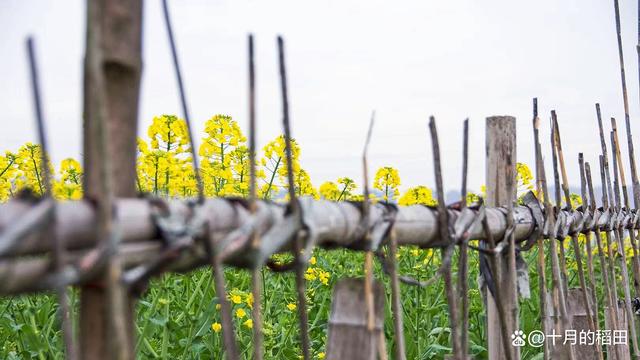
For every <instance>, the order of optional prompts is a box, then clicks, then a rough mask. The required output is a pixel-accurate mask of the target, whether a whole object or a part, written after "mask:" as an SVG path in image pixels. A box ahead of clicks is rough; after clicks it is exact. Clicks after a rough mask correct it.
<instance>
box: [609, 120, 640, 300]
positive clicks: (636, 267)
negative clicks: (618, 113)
mask: <svg viewBox="0 0 640 360" xmlns="http://www.w3.org/2000/svg"><path fill="white" fill-rule="evenodd" d="M611 131H612V134H613V139H612V144H613V145H612V146H613V149H612V152H613V153H614V154H615V158H616V159H617V168H618V171H619V172H620V182H621V185H622V195H623V198H624V207H626V208H627V209H631V201H630V200H629V190H628V188H627V181H626V179H625V176H624V165H623V163H622V156H621V153H620V141H619V139H618V127H617V125H616V119H615V118H611ZM629 237H630V240H629V241H630V242H631V248H632V250H633V259H632V261H633V263H632V265H631V268H632V269H633V283H634V289H635V295H636V296H640V278H639V277H640V258H639V257H638V244H637V242H636V234H635V231H634V230H633V229H629Z"/></svg>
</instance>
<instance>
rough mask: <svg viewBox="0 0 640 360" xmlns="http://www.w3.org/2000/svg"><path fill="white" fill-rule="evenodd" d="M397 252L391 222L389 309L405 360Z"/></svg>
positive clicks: (397, 354) (397, 344)
mask: <svg viewBox="0 0 640 360" xmlns="http://www.w3.org/2000/svg"><path fill="white" fill-rule="evenodd" d="M367 142H368V140H367ZM367 192H368V190H367ZM397 253H398V239H397V238H396V229H395V224H393V225H392V226H391V229H390V230H389V258H390V259H391V268H390V269H389V277H390V278H391V310H392V312H393V332H394V340H395V358H396V359H397V360H405V359H406V358H407V355H406V349H405V342H404V321H403V314H402V312H403V309H402V301H401V296H402V293H401V291H400V280H399V279H398V261H397V259H396V254H397ZM374 305H375V304H374ZM367 320H368V319H367ZM380 334H381V339H380V342H381V343H385V344H386V341H385V339H384V331H381V332H380ZM380 352H381V351H380ZM384 355H385V356H386V351H384Z"/></svg>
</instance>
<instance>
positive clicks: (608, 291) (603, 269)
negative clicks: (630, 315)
mask: <svg viewBox="0 0 640 360" xmlns="http://www.w3.org/2000/svg"><path fill="white" fill-rule="evenodd" d="M600 158H602V155H600ZM584 166H585V174H586V176H587V185H588V187H589V199H590V201H591V205H590V207H591V212H592V213H594V214H595V212H596V210H597V207H596V198H595V192H594V190H593V181H592V179H591V167H590V166H589V163H588V162H587V163H585V164H584ZM600 166H602V159H600ZM602 192H603V200H604V196H606V194H605V193H606V189H604V188H603V189H602ZM594 233H595V235H596V244H597V246H598V258H599V260H600V261H599V263H600V274H601V277H602V281H603V283H604V288H605V296H606V299H607V306H608V307H609V309H613V308H614V305H615V304H617V302H616V301H615V300H614V295H613V289H612V288H611V284H610V283H609V272H608V270H607V264H606V261H605V254H604V250H603V247H602V233H601V232H600V226H598V225H597V222H596V228H595V230H594ZM610 311H612V310H610ZM605 318H606V314H605ZM612 318H613V321H612V322H613V326H614V327H616V328H617V323H618V319H616V316H613V317H612ZM614 349H615V350H614V351H615V352H616V354H617V358H618V359H620V350H619V348H618V347H614Z"/></svg>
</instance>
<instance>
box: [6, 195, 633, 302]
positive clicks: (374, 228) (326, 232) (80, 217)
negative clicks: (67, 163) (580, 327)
mask: <svg viewBox="0 0 640 360" xmlns="http://www.w3.org/2000/svg"><path fill="white" fill-rule="evenodd" d="M154 203H156V202H154V201H151V200H148V199H120V200H119V201H117V204H116V209H115V211H116V217H117V220H118V221H117V223H118V228H119V229H118V231H119V232H120V233H121V235H122V244H121V245H120V247H119V249H118V254H119V255H121V256H122V261H123V263H124V264H125V267H127V268H132V267H134V266H137V265H140V264H143V263H145V262H148V261H150V260H151V259H153V258H154V257H156V256H158V255H159V254H160V253H161V252H162V251H163V249H165V248H166V247H165V246H166V244H163V242H162V241H161V239H160V232H159V228H158V225H157V221H156V217H155V216H154V214H155V213H157V212H158V210H157V205H154ZM34 206H35V204H34V203H33V202H30V201H23V200H12V201H10V202H8V203H5V204H2V205H0V241H2V239H3V235H5V234H6V233H8V232H9V231H7V230H8V229H9V228H10V227H11V226H15V225H16V224H19V222H20V220H21V219H22V218H26V216H25V215H26V214H27V213H28V212H29V211H30V210H31V209H32V208H34ZM56 206H57V210H56V214H55V221H56V226H54V227H53V228H54V229H55V231H56V232H57V233H56V236H57V238H58V239H60V241H62V242H63V244H64V246H65V247H66V249H67V250H69V251H70V254H69V256H68V258H69V259H68V263H69V264H74V262H76V263H77V262H78V261H79V260H80V259H82V255H83V254H86V253H88V252H89V251H90V250H91V249H93V247H94V246H95V245H96V240H95V237H94V234H95V225H94V224H95V221H96V212H95V209H94V208H93V207H92V205H91V203H90V202H87V201H68V202H61V203H58V204H57V205H56ZM300 207H301V210H302V214H303V221H304V223H305V225H306V230H305V231H306V232H307V233H309V234H312V235H313V236H314V237H315V245H317V246H320V247H325V248H333V247H346V248H352V249H364V248H365V245H366V244H367V243H366V242H365V241H364V240H363V236H364V233H365V230H366V228H367V227H366V226H363V224H361V221H362V216H361V212H360V210H359V207H358V204H355V203H350V202H331V201H326V200H313V199H310V198H303V199H300ZM167 208H168V209H169V212H168V214H170V216H169V217H164V218H163V219H164V220H163V221H164V222H165V223H166V222H169V223H170V224H172V225H171V226H172V227H171V228H172V229H175V228H176V227H177V228H180V226H182V224H185V223H187V222H188V221H187V219H188V218H189V217H190V215H193V209H194V208H193V207H192V205H191V204H190V203H189V202H188V201H185V200H171V201H168V202H167ZM198 209H199V210H198V211H197V215H196V216H193V217H192V219H193V220H192V221H191V222H190V226H189V230H190V233H191V234H195V236H196V237H197V235H198V233H199V232H202V231H203V230H204V229H205V228H208V229H209V231H210V233H211V237H210V238H211V241H212V242H213V243H214V244H220V243H221V242H223V240H224V239H226V240H225V241H227V240H229V238H230V237H231V238H232V239H231V240H232V241H230V242H228V243H230V246H227V247H226V248H225V250H224V251H222V252H221V253H220V255H219V256H220V257H221V258H222V260H223V261H224V262H225V263H226V264H230V265H235V266H239V267H250V266H251V264H252V263H253V261H256V259H259V260H258V261H260V262H264V260H266V259H267V258H268V257H269V256H270V255H272V254H274V253H277V252H282V251H286V250H290V245H291V241H290V237H289V235H288V234H289V233H288V231H290V230H291V231H298V230H299V229H289V223H288V222H287V216H286V215H285V206H284V204H278V203H273V202H258V203H257V211H256V213H255V216H254V217H252V215H251V214H250V212H249V210H248V209H247V208H246V206H245V204H244V203H243V202H242V201H237V200H233V199H224V198H215V199H209V200H207V201H206V202H205V203H204V204H203V205H202V207H200V208H198ZM448 211H449V215H450V219H451V224H452V226H453V227H454V229H455V233H456V234H457V235H458V236H459V235H460V233H461V232H462V231H464V229H466V228H467V227H469V225H470V224H471V222H472V219H473V218H474V217H475V214H476V213H477V210H473V209H469V208H466V209H464V210H463V211H462V212H461V211H459V210H454V209H449V210H448ZM393 213H394V210H393V209H392V208H390V207H388V206H386V205H384V204H381V203H378V204H375V205H373V206H371V210H370V217H369V224H368V228H369V230H370V231H371V233H372V234H379V236H382V234H384V233H385V232H386V229H388V226H389V225H390V224H391V221H393V220H392V219H393V217H394V215H393ZM485 214H486V217H487V220H488V223H489V229H490V230H491V232H492V236H493V238H495V239H502V237H503V235H504V232H505V229H506V226H507V219H506V211H505V210H504V209H503V208H490V207H487V208H486V209H485ZM599 217H600V213H599V212H597V213H596V218H599ZM619 218H626V219H627V220H629V219H633V220H635V222H636V227H637V218H635V214H631V213H628V212H623V213H622V214H621V215H620V216H619ZM558 219H560V220H561V221H560V222H563V224H560V225H561V226H560V228H561V229H562V228H563V227H564V228H567V229H569V228H570V229H571V231H584V230H587V227H588V226H589V225H588V224H586V222H588V221H585V218H584V215H583V213H581V212H580V211H573V212H567V211H564V210H563V211H561V215H560V216H559V217H558ZM603 221H604V222H608V220H605V217H600V221H599V222H600V223H601V222H603ZM252 224H253V225H255V226H256V227H257V229H258V232H259V233H261V234H262V235H261V236H262V239H263V241H262V243H261V245H260V248H259V249H258V250H257V251H256V252H252V251H248V250H247V247H246V246H245V245H246V244H247V241H243V240H244V239H243V238H244V237H246V238H247V240H248V236H249V235H250V233H251V232H250V231H243V229H247V228H250V227H251V226H252ZM514 224H515V229H514V234H515V238H516V240H518V241H522V240H524V239H527V238H528V237H529V236H531V234H532V233H533V232H534V230H535V228H536V221H535V219H534V217H533V214H532V212H531V210H530V208H529V207H526V206H516V207H515V208H514ZM395 231H396V236H397V241H398V243H399V244H400V245H418V246H421V247H425V248H427V247H442V246H446V245H447V243H446V242H444V241H443V240H441V239H440V237H439V235H438V222H437V210H436V209H435V208H429V207H425V206H420V205H416V206H407V207H399V208H398V210H397V214H396V215H395ZM468 231H469V238H471V239H483V238H485V235H484V232H483V230H482V226H481V224H479V223H478V224H475V225H474V226H471V228H469V229H468ZM229 234H233V236H230V235H229ZM245 235H246V236H245ZM2 245H4V244H0V248H2V247H3V246H2ZM52 245H53V244H52V243H51V241H50V237H48V236H47V234H43V233H39V232H38V231H37V230H36V231H34V232H32V233H30V234H28V235H26V236H23V237H22V238H20V240H19V243H18V245H17V246H16V247H14V248H12V249H11V251H10V252H8V253H6V254H3V255H2V257H0V294H9V293H22V292H32V291H41V290H46V289H48V288H51V287H50V286H53V285H55V282H56V281H60V279H59V277H57V278H55V279H54V278H53V274H52V271H51V269H52V268H51V265H50V259H49V253H50V251H51V250H52ZM205 263H207V259H206V254H205V251H204V248H203V246H202V244H201V242H198V241H194V242H193V245H192V246H189V247H188V249H186V250H185V251H182V252H181V253H180V255H179V256H177V257H176V258H172V263H171V264H170V266H168V267H167V269H168V270H174V271H187V270H190V269H193V268H195V267H197V266H201V265H204V264H205ZM47 276H49V277H52V279H51V280H50V281H48V280H47ZM72 283H75V282H73V281H72Z"/></svg>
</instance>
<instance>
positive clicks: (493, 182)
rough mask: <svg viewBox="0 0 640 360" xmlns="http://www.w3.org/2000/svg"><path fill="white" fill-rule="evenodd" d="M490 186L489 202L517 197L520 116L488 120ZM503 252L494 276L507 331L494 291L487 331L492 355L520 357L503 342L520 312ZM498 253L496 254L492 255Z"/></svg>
mask: <svg viewBox="0 0 640 360" xmlns="http://www.w3.org/2000/svg"><path fill="white" fill-rule="evenodd" d="M486 153H487V160H486V161H487V164H486V184H487V185H486V186H487V195H486V196H487V198H486V204H487V206H509V205H510V204H512V203H513V201H515V198H516V192H515V189H516V187H515V186H514V185H512V186H509V183H508V181H509V180H510V181H511V184H515V179H516V119H515V117H513V116H491V117H488V118H487V122H486ZM505 250H506V251H505V252H504V253H503V255H495V256H497V258H498V266H497V271H498V272H500V274H499V275H500V276H496V274H494V276H493V278H494V280H495V279H498V280H495V281H499V282H500V283H499V286H498V288H499V290H500V298H501V302H502V306H503V309H504V311H505V315H506V316H505V318H506V319H505V320H506V324H505V325H506V326H505V328H506V330H507V331H506V332H507V333H506V334H503V333H502V330H501V326H500V324H501V321H500V316H499V310H498V308H497V306H496V302H495V300H494V298H493V296H492V295H491V292H490V291H487V292H486V294H487V295H486V296H487V302H486V303H487V327H488V329H487V333H488V336H487V338H488V349H489V359H496V360H501V359H517V358H519V351H518V348H517V347H512V348H511V349H512V354H506V353H505V348H504V346H503V341H504V338H508V339H509V342H511V334H513V332H514V331H515V330H516V329H517V326H518V325H517V324H518V314H517V312H516V311H514V310H517V302H516V291H517V290H516V288H515V286H514V285H515V282H514V278H513V277H512V276H515V272H512V270H510V269H511V267H512V266H511V261H510V259H509V258H510V256H509V254H510V252H511V249H508V248H507V249H505ZM489 256H494V255H489Z"/></svg>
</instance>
